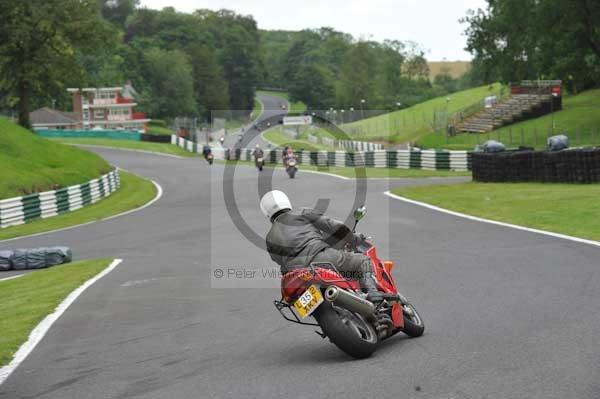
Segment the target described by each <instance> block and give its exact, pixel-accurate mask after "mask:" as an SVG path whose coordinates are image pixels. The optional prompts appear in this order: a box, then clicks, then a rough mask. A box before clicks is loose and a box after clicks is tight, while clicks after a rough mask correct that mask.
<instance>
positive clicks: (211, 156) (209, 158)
mask: <svg viewBox="0 0 600 399" xmlns="http://www.w3.org/2000/svg"><path fill="white" fill-rule="evenodd" d="M213 158H214V157H213V154H212V152H210V153H208V154H206V156H205V157H204V159H206V162H208V164H209V165H212V164H213Z"/></svg>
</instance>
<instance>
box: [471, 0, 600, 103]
mask: <svg viewBox="0 0 600 399" xmlns="http://www.w3.org/2000/svg"><path fill="white" fill-rule="evenodd" d="M487 2H488V5H487V8H486V9H485V10H481V9H479V10H477V11H472V10H471V11H470V12H469V13H468V14H467V16H466V17H465V18H464V19H463V22H465V23H467V24H468V27H467V30H466V34H467V47H466V49H467V50H468V51H470V52H471V53H472V54H473V55H474V56H475V65H476V66H477V68H479V69H481V71H480V72H479V73H480V74H482V75H490V76H494V75H497V76H499V77H500V78H501V79H502V80H503V81H504V82H510V81H518V80H521V79H536V78H540V79H562V80H563V81H565V82H567V84H568V85H569V86H570V88H571V89H572V90H573V91H576V90H578V89H579V88H585V87H589V86H592V85H594V84H598V83H600V78H599V77H598V70H599V69H600V29H599V28H598V27H599V26H600V4H599V3H598V2H597V1H592V0H572V1H564V0H487Z"/></svg>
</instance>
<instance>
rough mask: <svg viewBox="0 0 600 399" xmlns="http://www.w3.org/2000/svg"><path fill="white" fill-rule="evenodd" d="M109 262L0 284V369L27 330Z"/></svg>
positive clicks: (69, 266)
mask: <svg viewBox="0 0 600 399" xmlns="http://www.w3.org/2000/svg"><path fill="white" fill-rule="evenodd" d="M110 262H111V259H91V260H84V261H79V262H73V263H68V264H64V265H59V266H54V267H51V268H49V269H43V270H37V271H34V272H31V273H29V274H27V275H25V276H23V277H21V278H17V279H13V280H7V281H0V298H2V306H0V331H2V334H0V367H1V366H4V365H6V364H8V363H10V361H11V360H12V358H13V356H14V354H15V352H16V351H17V350H18V349H19V347H20V346H21V345H22V344H23V343H24V342H25V341H27V338H28V337H29V334H30V333H31V330H33V329H34V328H35V326H37V325H38V324H39V323H40V321H42V319H44V317H46V316H47V315H48V314H50V313H52V312H53V311H54V309H55V308H56V307H57V306H58V305H59V304H60V302H62V300H63V299H64V298H65V297H66V296H67V295H69V293H71V292H72V291H73V290H75V289H76V288H77V287H79V286H80V285H82V284H83V283H84V282H85V281H87V280H89V279H90V278H91V277H93V276H95V275H96V274H98V273H100V272H101V271H102V270H104V269H105V268H106V267H107V266H108V265H109V264H110Z"/></svg>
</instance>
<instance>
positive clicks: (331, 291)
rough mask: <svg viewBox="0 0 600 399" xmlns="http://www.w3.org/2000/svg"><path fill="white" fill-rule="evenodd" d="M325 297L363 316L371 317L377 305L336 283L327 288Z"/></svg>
mask: <svg viewBox="0 0 600 399" xmlns="http://www.w3.org/2000/svg"><path fill="white" fill-rule="evenodd" d="M325 299H326V300H327V301H329V302H333V303H335V304H336V305H339V306H341V307H343V308H346V309H348V310H351V311H352V312H356V313H358V314H360V315H361V316H363V317H370V316H372V315H373V313H375V305H373V304H372V303H371V302H369V301H367V300H366V299H363V298H361V297H360V296H358V295H356V294H352V293H351V292H348V291H346V290H342V289H340V288H338V287H336V286H334V285H330V286H329V287H327V288H326V289H325Z"/></svg>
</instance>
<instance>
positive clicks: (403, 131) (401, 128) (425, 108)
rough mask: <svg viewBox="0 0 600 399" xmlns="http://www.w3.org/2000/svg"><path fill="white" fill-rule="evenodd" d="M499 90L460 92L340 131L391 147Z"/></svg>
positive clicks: (493, 87)
mask: <svg viewBox="0 0 600 399" xmlns="http://www.w3.org/2000/svg"><path fill="white" fill-rule="evenodd" d="M501 88H502V86H501V85H500V84H499V83H494V84H493V85H486V86H480V87H476V88H473V89H469V90H463V91H459V92H456V93H452V94H448V95H447V96H441V97H436V98H433V99H431V100H428V101H425V102H423V103H420V104H417V105H414V106H412V107H409V108H405V109H402V110H399V111H395V112H391V113H386V114H383V115H379V116H375V117H372V118H367V119H363V120H361V121H357V122H353V123H348V124H344V125H342V128H343V130H344V131H345V132H346V133H347V134H348V135H349V136H350V138H352V139H353V140H368V141H380V142H388V143H392V144H397V143H405V142H409V141H414V140H417V139H419V138H420V137H422V136H424V135H426V134H427V133H430V132H432V131H433V130H436V128H435V125H444V121H445V115H446V112H447V113H448V114H452V113H454V112H457V111H459V110H461V109H463V108H465V107H467V106H469V105H471V104H473V103H476V102H478V101H481V100H483V99H484V98H485V97H486V96H489V95H499V94H500V91H501ZM447 99H449V101H447ZM355 112H360V110H359V111H355Z"/></svg>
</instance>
